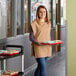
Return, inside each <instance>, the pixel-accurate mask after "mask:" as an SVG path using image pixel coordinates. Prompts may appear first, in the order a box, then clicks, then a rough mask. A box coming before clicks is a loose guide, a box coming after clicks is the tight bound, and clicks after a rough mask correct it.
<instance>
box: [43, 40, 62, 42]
mask: <svg viewBox="0 0 76 76" xmlns="http://www.w3.org/2000/svg"><path fill="white" fill-rule="evenodd" d="M58 42H61V40H53V41H46V42H43V43H58Z"/></svg>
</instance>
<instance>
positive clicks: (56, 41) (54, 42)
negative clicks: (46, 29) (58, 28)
mask: <svg viewBox="0 0 76 76" xmlns="http://www.w3.org/2000/svg"><path fill="white" fill-rule="evenodd" d="M41 44H43V45H57V44H63V41H61V40H52V41H46V42H43V43H41Z"/></svg>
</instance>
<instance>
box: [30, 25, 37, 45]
mask: <svg viewBox="0 0 76 76" xmlns="http://www.w3.org/2000/svg"><path fill="white" fill-rule="evenodd" d="M29 38H30V41H32V42H33V43H36V44H38V42H37V41H36V40H35V38H34V34H33V30H32V27H31V26H30V35H29Z"/></svg>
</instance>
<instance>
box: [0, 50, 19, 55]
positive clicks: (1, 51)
mask: <svg viewBox="0 0 76 76" xmlns="http://www.w3.org/2000/svg"><path fill="white" fill-rule="evenodd" d="M18 53H19V51H18V50H0V55H13V54H18Z"/></svg>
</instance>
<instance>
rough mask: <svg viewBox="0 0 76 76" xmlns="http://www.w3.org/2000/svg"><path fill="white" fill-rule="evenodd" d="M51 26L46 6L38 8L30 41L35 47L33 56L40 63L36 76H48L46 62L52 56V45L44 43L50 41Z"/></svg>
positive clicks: (32, 24) (31, 27) (31, 28)
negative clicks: (43, 43)
mask: <svg viewBox="0 0 76 76" xmlns="http://www.w3.org/2000/svg"><path fill="white" fill-rule="evenodd" d="M50 30H51V24H50V23H49V20H48V12H47V9H46V8H45V6H43V5H40V6H39V7H38V8H37V12H36V19H35V20H34V21H33V22H32V23H31V26H30V40H31V41H32V46H33V50H32V51H33V55H34V56H35V59H36V61H37V63H38V66H37V69H36V71H35V76H46V61H47V58H48V57H50V56H51V54H52V50H51V46H50V45H42V44H41V43H42V42H45V41H50V40H51V38H50Z"/></svg>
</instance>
